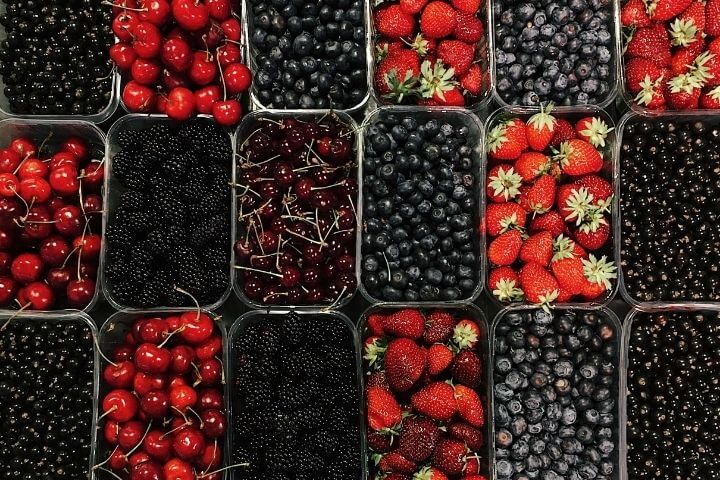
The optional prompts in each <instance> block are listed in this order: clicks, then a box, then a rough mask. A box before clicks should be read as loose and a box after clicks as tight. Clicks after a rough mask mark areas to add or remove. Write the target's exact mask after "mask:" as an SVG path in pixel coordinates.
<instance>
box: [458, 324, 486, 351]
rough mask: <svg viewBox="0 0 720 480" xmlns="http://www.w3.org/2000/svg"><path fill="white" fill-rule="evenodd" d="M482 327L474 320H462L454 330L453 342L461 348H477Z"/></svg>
mask: <svg viewBox="0 0 720 480" xmlns="http://www.w3.org/2000/svg"><path fill="white" fill-rule="evenodd" d="M481 335H482V332H480V327H478V324H477V323H475V322H473V321H472V320H468V319H463V320H460V321H459V322H458V323H457V325H455V329H454V330H453V343H455V345H456V346H457V347H458V348H459V349H460V350H463V349H466V348H475V345H477V343H478V341H480V336H481Z"/></svg>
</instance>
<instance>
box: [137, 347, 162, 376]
mask: <svg viewBox="0 0 720 480" xmlns="http://www.w3.org/2000/svg"><path fill="white" fill-rule="evenodd" d="M135 366H136V367H137V368H138V369H139V370H140V371H142V372H145V373H165V372H167V370H168V368H169V367H170V351H169V350H167V349H165V348H161V347H158V346H157V345H153V344H152V343H143V344H141V345H140V346H139V347H138V348H137V350H135Z"/></svg>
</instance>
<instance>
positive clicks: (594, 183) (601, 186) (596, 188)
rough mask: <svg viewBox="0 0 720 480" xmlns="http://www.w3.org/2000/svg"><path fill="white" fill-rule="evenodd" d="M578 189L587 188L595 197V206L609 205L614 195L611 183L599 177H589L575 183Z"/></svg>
mask: <svg viewBox="0 0 720 480" xmlns="http://www.w3.org/2000/svg"><path fill="white" fill-rule="evenodd" d="M575 185H577V186H578V187H585V188H586V189H587V191H588V193H590V195H592V197H593V204H595V205H600V206H604V205H607V204H608V203H609V200H610V197H612V195H613V192H614V191H613V186H612V185H610V182H608V181H607V180H605V179H604V178H602V177H599V176H597V175H587V176H585V177H582V178H579V179H578V180H576V181H575Z"/></svg>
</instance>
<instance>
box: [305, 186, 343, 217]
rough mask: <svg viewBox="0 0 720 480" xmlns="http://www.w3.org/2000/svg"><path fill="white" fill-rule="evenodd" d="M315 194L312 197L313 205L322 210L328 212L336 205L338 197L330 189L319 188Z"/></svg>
mask: <svg viewBox="0 0 720 480" xmlns="http://www.w3.org/2000/svg"><path fill="white" fill-rule="evenodd" d="M314 193H315V194H314V195H313V197H312V198H311V199H310V203H311V205H312V206H314V207H315V208H317V209H318V210H320V211H321V212H328V211H330V210H332V207H333V206H335V204H336V202H337V199H336V198H335V195H334V194H333V192H332V191H330V190H319V191H316V192H314Z"/></svg>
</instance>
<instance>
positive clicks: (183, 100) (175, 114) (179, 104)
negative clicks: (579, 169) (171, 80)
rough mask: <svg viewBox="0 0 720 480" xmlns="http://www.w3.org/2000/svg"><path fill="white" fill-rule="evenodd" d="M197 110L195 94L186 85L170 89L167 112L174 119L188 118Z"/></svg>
mask: <svg viewBox="0 0 720 480" xmlns="http://www.w3.org/2000/svg"><path fill="white" fill-rule="evenodd" d="M194 112H195V96H194V95H193V92H192V91H191V90H190V89H188V88H185V87H175V88H173V89H172V90H171V91H170V94H169V95H168V100H167V106H166V113H167V116H168V117H170V118H172V119H173V120H178V121H183V120H187V119H188V118H190V117H191V116H192V114H193V113H194Z"/></svg>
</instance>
